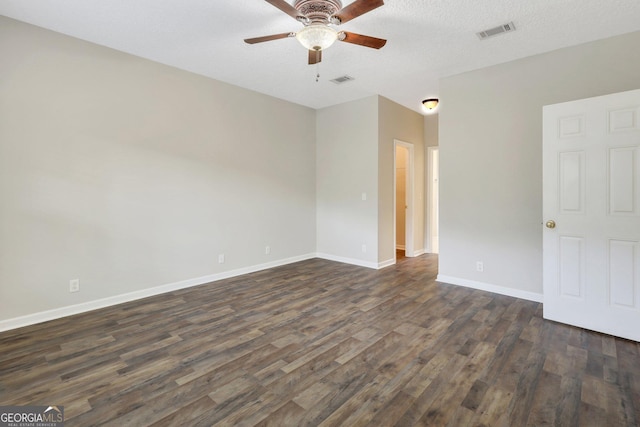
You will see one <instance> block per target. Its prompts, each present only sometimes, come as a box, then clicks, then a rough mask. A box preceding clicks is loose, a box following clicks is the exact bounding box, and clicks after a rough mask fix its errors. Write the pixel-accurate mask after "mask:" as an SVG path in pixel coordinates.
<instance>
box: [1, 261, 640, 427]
mask: <svg viewBox="0 0 640 427" xmlns="http://www.w3.org/2000/svg"><path fill="white" fill-rule="evenodd" d="M436 277H437V256H434V255H423V256H420V257H415V258H404V257H402V256H399V259H398V263H397V264H396V265H394V266H391V267H388V268H385V269H382V270H372V269H368V268H364V267H357V266H352V265H346V264H340V263H336V262H332V261H327V260H321V259H311V260H307V261H303V262H298V263H294V264H289V265H285V266H282V267H277V268H272V269H268V270H264V271H260V272H256V273H251V274H247V275H244V276H238V277H234V278H230V279H226V280H220V281H218V282H214V283H210V284H205V285H201V286H197V287H193V288H187V289H181V290H178V291H175V292H169V293H167V294H164V295H158V296H154V297H150V298H145V299H143V300H139V301H132V302H128V303H126V304H121V305H117V306H112V307H107V308H105V309H101V310H95V311H92V312H89V313H83V314H80V315H77V316H71V317H68V318H64V319H58V320H55V321H51V322H46V323H41V324H38V325H33V326H29V327H26V328H21V329H17V330H13V331H7V332H3V333H0V405H29V404H39V405H42V404H45V405H49V404H52V405H53V404H57V405H63V406H65V414H66V416H67V421H68V424H69V425H107V426H109V425H113V426H122V425H133V426H136V427H138V426H139V427H144V426H149V425H154V426H173V425H176V426H177V425H181V426H182V425H189V426H190V427H192V426H194V427H196V426H212V425H215V426H256V425H260V426H269V425H275V426H278V427H288V426H295V427H298V426H305V425H309V426H318V425H322V426H345V425H348V426H371V425H375V426H392V425H396V426H403V427H407V426H419V425H429V426H452V427H454V426H455V427H460V426H467V425H469V426H509V427H511V426H527V425H531V426H539V425H558V426H562V427H565V426H567V427H578V426H589V425H596V426H613V425H615V426H638V425H640V344H639V343H635V342H632V341H628V340H623V339H619V338H615V337H611V336H607V335H603V334H599V333H595V332H591V331H586V330H583V329H579V328H574V327H571V326H567V325H562V324H558V323H555V322H549V321H546V320H544V319H543V318H542V306H541V304H538V303H534V302H530V301H524V300H518V299H515V298H510V297H507V296H502V295H496V294H491V293H487V292H482V291H478V290H473V289H468V288H463V287H457V286H453V285H448V284H445V283H440V282H437V281H436V280H435V278H436Z"/></svg>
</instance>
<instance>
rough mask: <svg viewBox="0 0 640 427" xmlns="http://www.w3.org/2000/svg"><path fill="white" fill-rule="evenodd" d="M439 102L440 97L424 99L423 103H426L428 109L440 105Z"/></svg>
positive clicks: (425, 106)
mask: <svg viewBox="0 0 640 427" xmlns="http://www.w3.org/2000/svg"><path fill="white" fill-rule="evenodd" d="M438 102H439V101H438V98H429V99H425V100H424V101H422V105H424V108H426V109H427V110H433V109H434V108H436V107H437V106H438Z"/></svg>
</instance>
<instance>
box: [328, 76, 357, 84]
mask: <svg viewBox="0 0 640 427" xmlns="http://www.w3.org/2000/svg"><path fill="white" fill-rule="evenodd" d="M351 80H355V78H353V77H351V76H347V75H344V76H342V77H336V78H335V79H332V80H329V81H331V82H333V83H335V84H337V85H339V84H342V83H346V82H349V81H351Z"/></svg>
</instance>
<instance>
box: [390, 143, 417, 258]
mask: <svg viewBox="0 0 640 427" xmlns="http://www.w3.org/2000/svg"><path fill="white" fill-rule="evenodd" d="M398 147H403V148H406V149H407V151H408V156H407V188H406V190H405V191H406V198H407V209H406V217H405V243H404V253H405V256H407V257H414V256H416V255H415V249H414V248H415V244H414V239H413V230H414V226H413V225H414V224H413V222H414V218H415V215H414V202H413V199H414V194H413V192H414V188H415V182H414V181H415V167H414V158H415V153H414V146H413V144H412V143H410V142H405V141H401V140H399V139H394V140H393V258H394V260H395V259H396V238H397V235H396V222H397V220H398V219H397V215H396V192H397V187H396V186H397V182H396V181H397V179H396V166H397V159H396V151H397V149H398Z"/></svg>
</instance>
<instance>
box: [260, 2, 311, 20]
mask: <svg viewBox="0 0 640 427" xmlns="http://www.w3.org/2000/svg"><path fill="white" fill-rule="evenodd" d="M266 1H267V3H271V4H272V5H274V6H275V7H277V8H278V9H280V10H281V11H283V12H284V13H286V14H287V15H289V16H290V17H292V18H293V19H300V18H304V16H302V15H300V13H298V11H297V10H296V9H295V8H294V7H293V6H291V5H290V4H289V3H287V2H286V1H285V0H266Z"/></svg>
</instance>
